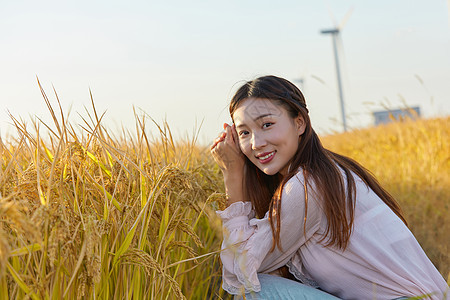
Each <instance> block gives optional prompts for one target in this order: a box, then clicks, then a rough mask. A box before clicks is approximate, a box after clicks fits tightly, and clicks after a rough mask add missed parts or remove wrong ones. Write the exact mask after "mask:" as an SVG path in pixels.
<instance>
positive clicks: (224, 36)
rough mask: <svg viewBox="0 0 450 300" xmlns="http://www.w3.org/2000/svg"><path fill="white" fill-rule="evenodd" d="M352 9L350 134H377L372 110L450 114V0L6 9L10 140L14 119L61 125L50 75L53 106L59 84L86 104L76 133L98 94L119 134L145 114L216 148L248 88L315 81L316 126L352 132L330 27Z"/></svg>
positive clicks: (5, 120) (69, 98)
mask: <svg viewBox="0 0 450 300" xmlns="http://www.w3.org/2000/svg"><path fill="white" fill-rule="evenodd" d="M352 7H353V13H352V14H351V16H350V18H349V19H348V21H347V23H346V24H345V27H344V28H343V30H342V45H343V47H342V50H343V51H342V52H341V53H342V56H343V59H342V60H341V64H342V65H343V68H342V71H343V77H344V94H345V105H346V110H347V115H348V119H347V122H348V125H349V126H350V127H352V128H361V127H365V126H368V125H370V124H372V122H373V120H372V115H371V111H373V110H380V109H383V103H384V104H386V105H388V106H389V107H392V108H398V107H403V106H404V104H403V102H402V100H401V99H404V101H405V102H406V103H407V105H410V106H416V105H418V106H420V108H421V110H422V114H423V116H425V117H434V116H444V115H448V114H449V113H450V108H449V103H450V101H449V98H450V30H449V9H448V5H447V1H446V0H428V1H425V0H423V1H417V0H389V1H387V0H378V1H347V0H341V1H338V0H329V1H306V0H297V1H261V0H259V1H254V0H251V1H250V0H249V1H245V0H241V1H236V0H228V1H220V2H219V1H164V2H163V1H158V2H156V1H111V0H109V1H85V0H78V1H71V2H68V1H20V0H19V1H6V0H0V45H1V47H0V91H1V93H0V104H1V105H0V135H1V136H2V137H3V136H5V135H6V134H7V133H8V132H11V131H12V130H11V127H10V125H9V123H10V120H9V117H8V114H7V111H8V110H9V111H10V112H11V113H12V114H13V115H15V116H19V117H22V118H23V119H25V120H30V116H34V115H37V116H39V117H40V118H42V119H44V120H50V116H49V113H48V111H47V108H46V105H45V102H44V100H43V98H42V96H41V94H40V91H39V88H38V85H37V82H36V76H38V77H39V79H40V81H41V83H42V84H43V86H44V88H45V90H46V92H47V95H48V96H49V98H50V100H51V101H52V103H54V104H56V100H55V97H54V94H53V91H52V86H54V87H55V89H56V91H57V92H58V95H59V98H60V100H61V102H62V106H63V109H64V110H66V111H67V110H68V109H69V108H70V107H72V112H71V120H72V123H73V124H78V123H81V119H80V117H79V116H78V115H77V112H78V113H80V114H81V115H82V116H86V113H85V111H84V108H83V107H84V106H87V107H90V98H89V88H90V89H91V90H92V93H93V96H94V100H95V103H96V106H97V109H98V110H99V111H100V112H103V111H105V110H106V111H107V112H106V115H105V118H104V121H105V123H104V124H105V126H106V127H107V128H108V129H109V130H110V131H117V130H118V128H121V127H122V126H123V127H125V128H127V129H130V130H134V117H133V106H134V107H135V108H136V109H137V110H141V109H142V110H143V111H145V112H146V113H147V114H149V115H150V116H152V117H153V118H154V119H155V120H157V121H162V120H163V119H164V118H167V120H168V122H169V124H170V126H171V128H172V130H173V132H174V133H175V135H176V136H178V137H183V136H185V134H187V133H189V134H191V133H192V131H193V130H194V128H195V123H196V121H197V123H200V122H201V121H202V120H203V126H202V129H201V131H200V141H201V142H202V143H209V141H210V140H212V139H214V138H215V137H216V135H217V134H218V133H219V132H220V131H221V127H222V123H223V122H227V121H229V120H230V119H229V116H228V110H227V104H228V102H229V100H230V97H231V96H232V94H233V91H235V90H236V88H237V87H238V86H240V85H241V84H242V82H243V80H251V79H254V78H256V77H258V76H261V75H267V74H274V75H277V76H281V77H285V78H287V79H289V80H291V81H294V82H295V81H296V80H298V79H300V78H302V79H303V81H304V85H303V89H302V90H303V92H304V94H305V96H306V101H307V104H308V107H309V109H310V115H311V120H312V123H313V127H314V128H315V129H316V130H317V131H318V132H319V133H322V134H325V133H329V132H332V131H334V130H336V131H340V130H341V128H342V126H341V125H340V122H341V121H340V120H341V117H340V108H339V100H338V96H337V87H336V75H335V67H334V58H333V49H332V42H331V37H330V36H329V35H321V34H320V30H321V29H328V28H331V27H333V23H332V20H331V17H330V12H332V14H333V15H334V17H335V19H336V22H337V23H339V22H340V21H341V20H342V19H343V18H344V16H345V15H346V13H347V12H348V11H349V10H350V9H351V8H352ZM421 81H422V82H423V84H422V83H421ZM371 103H372V104H371ZM28 123H30V122H29V121H28ZM12 132H14V131H12Z"/></svg>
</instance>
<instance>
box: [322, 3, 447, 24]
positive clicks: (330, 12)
mask: <svg viewBox="0 0 450 300" xmlns="http://www.w3.org/2000/svg"><path fill="white" fill-rule="evenodd" d="M449 1H450V0H449ZM327 10H328V14H329V15H330V19H331V22H332V23H333V26H334V28H337V22H336V18H335V17H334V14H333V11H332V10H331V7H330V5H329V4H328V5H327Z"/></svg>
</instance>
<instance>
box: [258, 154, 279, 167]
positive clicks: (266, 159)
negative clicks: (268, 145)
mask: <svg viewBox="0 0 450 300" xmlns="http://www.w3.org/2000/svg"><path fill="white" fill-rule="evenodd" d="M275 152H276V151H272V152H265V153H261V154H258V155H257V156H256V158H257V159H258V160H259V162H260V163H262V164H265V163H268V162H269V161H271V160H272V159H273V157H274V155H275Z"/></svg>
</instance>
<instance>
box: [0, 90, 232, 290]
mask: <svg viewBox="0 0 450 300" xmlns="http://www.w3.org/2000/svg"><path fill="white" fill-rule="evenodd" d="M41 91H42V94H43V96H44V99H45V102H46V104H47V106H48V108H49V112H50V114H51V116H52V118H53V124H51V125H50V124H46V123H44V122H42V121H41V120H39V119H36V120H34V121H33V122H32V125H31V126H28V125H27V124H26V123H25V122H23V121H19V120H18V119H16V118H15V117H14V116H11V118H12V120H13V122H14V124H15V127H16V129H17V135H16V138H14V139H12V140H11V141H3V140H0V159H1V166H2V168H1V173H0V192H1V195H0V272H1V273H0V299H24V298H31V299H210V298H221V297H224V296H225V294H224V292H223V290H221V289H220V282H221V281H220V265H219V260H218V251H217V250H218V249H219V248H220V242H221V230H220V222H219V221H218V219H217V217H216V216H215V214H214V210H213V207H217V206H218V202H220V201H223V197H222V194H220V191H222V190H223V187H222V185H221V184H220V183H221V179H220V172H219V169H218V168H217V167H215V166H214V164H213V162H212V159H211V158H210V157H209V151H208V150H207V149H208V148H207V147H199V146H196V145H195V143H196V136H194V137H192V139H191V140H187V141H185V142H176V141H174V140H173V138H172V134H171V131H170V128H169V126H168V125H167V123H163V124H162V125H161V126H160V125H158V124H156V123H155V122H153V120H152V119H151V118H150V117H149V116H147V115H145V114H142V115H140V116H138V115H137V114H136V132H134V133H131V132H129V131H125V130H124V131H123V133H122V135H121V136H120V137H118V138H117V137H114V136H113V135H112V134H110V133H109V132H108V130H107V129H106V128H105V127H104V126H102V123H101V119H102V117H103V116H99V115H98V114H97V111H96V109H95V106H94V102H93V101H92V112H91V113H90V114H89V115H88V117H86V118H83V119H82V120H83V124H82V125H80V126H79V127H73V126H72V125H71V124H70V123H69V122H68V121H67V116H66V115H64V113H63V111H62V109H61V106H60V105H58V108H59V111H58V112H56V111H55V110H54V109H53V107H52V105H51V104H50V101H49V99H48V98H47V96H46V94H45V92H44V91H43V90H42V88H41ZM56 99H57V100H58V104H59V99H58V98H57V95H56ZM148 122H151V123H154V125H156V127H157V128H158V130H159V133H160V135H159V137H158V138H152V137H151V136H149V135H148V133H147V132H148V130H147V123H148ZM43 132H45V134H44V133H43Z"/></svg>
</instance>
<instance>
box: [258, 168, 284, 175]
mask: <svg viewBox="0 0 450 300" xmlns="http://www.w3.org/2000/svg"><path fill="white" fill-rule="evenodd" d="M260 170H261V171H262V172H263V173H264V174H266V175H276V174H278V172H279V171H280V170H274V169H266V168H264V169H261V168H260Z"/></svg>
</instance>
